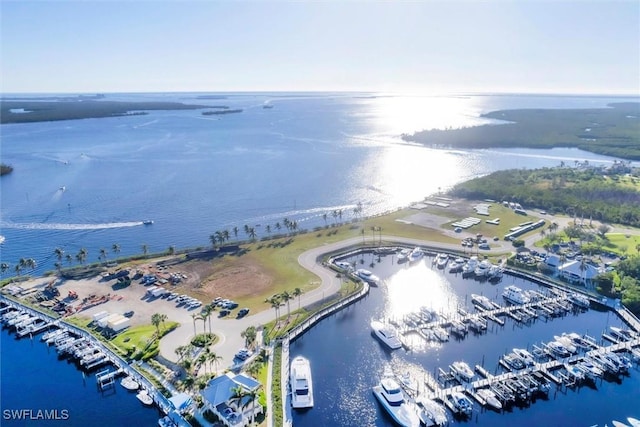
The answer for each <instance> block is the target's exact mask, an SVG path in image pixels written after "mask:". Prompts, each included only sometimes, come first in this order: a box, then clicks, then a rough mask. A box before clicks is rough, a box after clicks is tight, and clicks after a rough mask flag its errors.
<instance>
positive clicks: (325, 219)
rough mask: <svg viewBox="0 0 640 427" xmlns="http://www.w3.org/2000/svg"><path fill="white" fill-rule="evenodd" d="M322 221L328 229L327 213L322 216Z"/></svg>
mask: <svg viewBox="0 0 640 427" xmlns="http://www.w3.org/2000/svg"><path fill="white" fill-rule="evenodd" d="M322 219H324V226H325V228H326V227H327V213H326V212H325V213H323V214H322Z"/></svg>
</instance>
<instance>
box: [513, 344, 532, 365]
mask: <svg viewBox="0 0 640 427" xmlns="http://www.w3.org/2000/svg"><path fill="white" fill-rule="evenodd" d="M513 354H515V355H516V356H518V357H519V358H520V359H522V361H523V362H524V364H525V365H527V366H532V365H533V364H534V363H536V359H535V357H533V354H531V353H529V352H528V351H527V350H526V349H524V348H514V349H513Z"/></svg>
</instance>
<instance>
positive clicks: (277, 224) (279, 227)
mask: <svg viewBox="0 0 640 427" xmlns="http://www.w3.org/2000/svg"><path fill="white" fill-rule="evenodd" d="M281 229H282V225H280V222H276V230H278V232H280V230H281Z"/></svg>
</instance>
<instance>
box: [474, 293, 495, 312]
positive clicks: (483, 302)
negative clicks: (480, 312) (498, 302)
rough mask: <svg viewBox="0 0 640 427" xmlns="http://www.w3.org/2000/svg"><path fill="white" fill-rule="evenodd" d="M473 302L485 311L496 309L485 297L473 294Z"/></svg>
mask: <svg viewBox="0 0 640 427" xmlns="http://www.w3.org/2000/svg"><path fill="white" fill-rule="evenodd" d="M471 302H472V303H474V304H475V305H477V306H479V307H480V308H482V309H484V310H493V309H495V308H496V307H495V306H494V305H493V302H491V300H490V299H489V298H487V297H485V296H484V295H478V294H471Z"/></svg>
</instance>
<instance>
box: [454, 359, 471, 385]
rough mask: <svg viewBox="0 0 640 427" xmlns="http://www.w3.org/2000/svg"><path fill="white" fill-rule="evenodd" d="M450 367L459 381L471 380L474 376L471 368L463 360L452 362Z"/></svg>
mask: <svg viewBox="0 0 640 427" xmlns="http://www.w3.org/2000/svg"><path fill="white" fill-rule="evenodd" d="M450 368H451V372H453V375H455V376H456V378H457V379H458V381H460V382H471V381H473V378H474V377H475V376H476V374H475V373H474V372H473V369H471V368H470V367H469V365H467V364H466V363H465V362H461V361H458V362H453V363H452V364H451V366H450Z"/></svg>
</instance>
